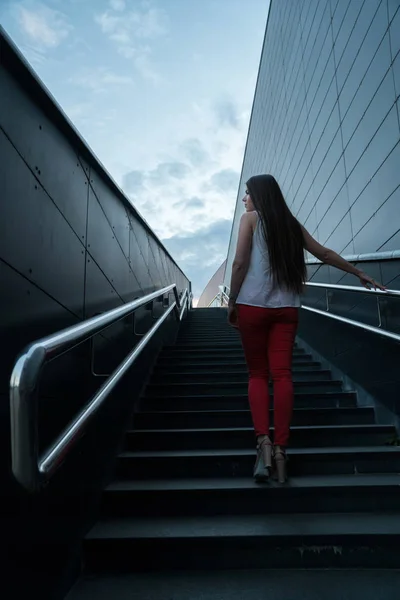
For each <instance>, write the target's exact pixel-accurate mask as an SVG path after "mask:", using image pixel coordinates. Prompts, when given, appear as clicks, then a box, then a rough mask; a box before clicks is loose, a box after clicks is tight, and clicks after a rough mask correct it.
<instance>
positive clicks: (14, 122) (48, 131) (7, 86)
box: [0, 69, 88, 243]
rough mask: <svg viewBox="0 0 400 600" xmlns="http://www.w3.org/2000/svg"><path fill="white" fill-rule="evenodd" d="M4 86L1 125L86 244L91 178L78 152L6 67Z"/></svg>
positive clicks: (0, 78) (0, 82)
mask: <svg viewBox="0 0 400 600" xmlns="http://www.w3.org/2000/svg"><path fill="white" fill-rule="evenodd" d="M0 89H1V94H0V126H1V128H2V129H3V130H4V132H5V133H6V134H7V136H8V138H9V139H10V140H11V141H12V143H13V145H14V146H15V148H16V149H17V151H18V153H19V154H20V156H21V157H22V158H23V160H24V161H25V163H26V165H27V166H28V167H29V169H30V170H31V171H32V173H33V174H34V176H35V177H36V178H37V179H38V180H39V181H40V183H41V184H42V186H43V188H44V189H45V190H46V192H47V193H48V195H49V196H50V197H51V199H52V200H53V202H54V203H55V204H56V206H58V208H59V210H60V211H61V212H62V213H63V215H64V217H65V219H66V220H67V221H68V222H69V223H70V225H71V227H72V228H73V229H74V231H75V232H76V234H77V235H78V237H79V238H80V239H81V240H82V242H83V243H85V235H86V211H87V194H88V190H87V188H88V181H87V177H86V174H85V172H84V171H83V169H82V165H81V164H80V162H79V160H78V156H77V154H76V152H75V151H74V149H73V148H72V147H71V146H70V144H69V143H68V141H67V140H66V139H65V137H64V136H63V135H62V134H61V133H60V132H59V131H58V130H57V128H56V127H55V126H54V125H53V124H52V123H51V121H50V120H49V119H48V118H47V117H46V115H45V114H44V113H43V112H42V111H41V110H40V108H39V107H37V106H36V105H35V104H33V103H32V101H31V100H30V99H29V97H28V96H27V95H26V94H24V92H23V90H22V89H21V87H20V86H19V85H18V83H17V82H16V81H15V80H14V79H13V77H12V76H11V75H10V74H9V73H7V71H5V69H1V70H0Z"/></svg>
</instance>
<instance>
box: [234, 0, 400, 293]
mask: <svg viewBox="0 0 400 600" xmlns="http://www.w3.org/2000/svg"><path fill="white" fill-rule="evenodd" d="M399 112H400V0H296V1H294V0H271V6H270V12H269V17H268V23H267V29H266V35H265V40H264V46H263V51H262V56H261V61H260V68H259V74H258V80H257V86H256V91H255V97H254V103H253V110H252V116H251V120H250V126H249V133H248V139H247V145H246V151H245V156H244V162H243V169H242V176H241V184H240V189H239V196H238V201H237V205H236V211H235V217H234V223H233V235H232V237H231V243H230V247H229V251H228V260H227V269H226V275H225V283H226V284H227V285H229V281H228V280H229V277H230V273H231V265H232V260H233V256H234V253H235V249H236V240H237V230H238V225H239V220H240V217H241V215H242V213H243V210H244V209H243V206H242V202H241V201H240V200H241V198H242V196H243V193H244V189H245V182H246V180H247V179H248V178H249V177H250V176H251V175H256V174H259V173H271V174H272V175H274V176H275V178H276V179H277V181H278V182H279V184H280V186H281V188H282V191H283V193H284V196H285V198H286V200H287V203H288V205H289V206H290V208H291V210H292V211H293V213H294V214H295V215H296V216H297V218H298V219H299V220H300V222H301V223H302V224H304V225H305V227H306V228H307V229H308V230H309V231H310V233H311V234H312V235H314V236H315V237H316V238H317V239H318V240H319V241H320V242H321V243H322V244H324V245H327V246H329V247H331V248H333V249H334V250H336V251H338V252H340V253H342V254H343V255H354V254H364V253H375V252H383V251H389V250H399V249H400V121H399Z"/></svg>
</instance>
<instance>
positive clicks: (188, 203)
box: [173, 196, 205, 210]
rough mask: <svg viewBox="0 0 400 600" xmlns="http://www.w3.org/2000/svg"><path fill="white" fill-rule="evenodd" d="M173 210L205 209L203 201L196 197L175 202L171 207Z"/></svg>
mask: <svg viewBox="0 0 400 600" xmlns="http://www.w3.org/2000/svg"><path fill="white" fill-rule="evenodd" d="M173 206H174V208H183V209H186V210H188V209H194V210H196V209H199V210H200V209H203V208H204V207H205V202H204V200H201V199H200V198H197V197H196V196H195V197H194V198H188V199H187V200H186V199H185V200H179V201H178V202H175V204H174V205H173Z"/></svg>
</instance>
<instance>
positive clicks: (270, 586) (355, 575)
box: [68, 569, 400, 600]
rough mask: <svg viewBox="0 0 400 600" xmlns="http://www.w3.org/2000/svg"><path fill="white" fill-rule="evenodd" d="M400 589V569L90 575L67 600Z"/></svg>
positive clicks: (339, 597) (305, 598)
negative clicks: (121, 575) (122, 575)
mask: <svg viewBox="0 0 400 600" xmlns="http://www.w3.org/2000/svg"><path fill="white" fill-rule="evenodd" d="M399 589H400V570H397V569H396V570H393V571H388V570H387V569H384V570H379V569H375V570H372V569H370V570H368V571H367V570H365V569H359V570H356V569H352V570H346V569H323V570H314V569H307V570H305V569H303V570H301V569H295V570H290V569H284V570H282V569H276V570H273V569H267V570H262V569H257V570H254V571H249V570H244V569H242V570H236V571H229V570H222V571H219V570H212V571H211V570H207V571H201V570H198V571H196V572H191V571H174V572H171V573H166V572H162V573H157V572H156V573H155V572H154V570H152V571H151V572H149V573H135V574H125V575H124V577H120V576H118V575H114V576H113V575H111V574H110V575H104V574H101V575H97V576H94V575H88V576H86V577H83V578H82V579H81V580H80V581H79V582H78V584H77V585H76V586H75V587H74V589H73V590H72V591H71V593H70V595H69V596H68V600H88V599H93V600H110V598H115V599H118V600H167V599H171V600H244V599H247V598H250V599H254V600H256V599H260V600H261V599H262V600H264V599H265V600H267V599H268V600H269V599H271V600H272V599H273V598H274V599H275V598H282V600H321V598H323V599H324V600H354V599H355V598H362V600H388V599H389V598H396V597H397V595H398V590H399Z"/></svg>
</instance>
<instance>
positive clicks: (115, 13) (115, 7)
mask: <svg viewBox="0 0 400 600" xmlns="http://www.w3.org/2000/svg"><path fill="white" fill-rule="evenodd" d="M110 6H111V10H106V11H104V12H102V13H101V14H98V15H96V16H95V21H96V23H97V24H98V25H99V26H100V28H101V30H102V32H103V33H104V34H105V35H107V36H108V38H109V39H110V40H111V41H112V42H113V43H114V44H115V45H116V48H117V51H118V52H119V53H120V54H121V56H123V57H124V58H126V59H130V60H132V61H133V63H134V65H135V67H136V69H137V71H138V72H139V73H140V74H141V75H142V77H144V78H145V79H149V80H151V81H153V82H154V83H158V82H159V81H160V80H161V77H160V75H159V74H158V73H157V72H156V70H155V68H154V66H153V65H152V63H151V59H150V56H151V47H150V46H149V43H150V42H151V41H152V40H155V39H156V38H159V37H162V36H164V35H166V33H167V32H168V16H167V13H166V12H165V10H163V9H159V8H153V7H149V6H147V5H143V7H142V8H140V9H137V10H130V11H124V8H125V3H124V2H120V0H111V2H110Z"/></svg>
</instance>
